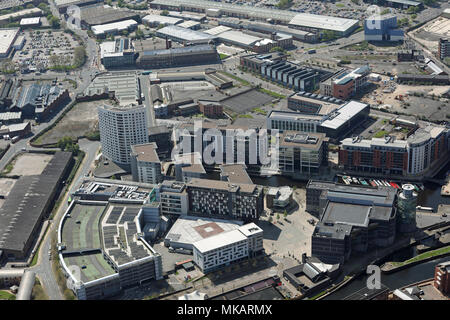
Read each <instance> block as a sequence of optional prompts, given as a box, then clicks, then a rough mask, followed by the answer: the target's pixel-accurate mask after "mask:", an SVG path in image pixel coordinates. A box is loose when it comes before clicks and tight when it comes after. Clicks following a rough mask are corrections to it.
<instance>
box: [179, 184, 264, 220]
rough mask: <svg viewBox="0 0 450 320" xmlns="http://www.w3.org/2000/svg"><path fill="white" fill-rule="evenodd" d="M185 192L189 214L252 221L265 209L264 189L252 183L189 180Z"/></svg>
mask: <svg viewBox="0 0 450 320" xmlns="http://www.w3.org/2000/svg"><path fill="white" fill-rule="evenodd" d="M187 191H188V194H189V214H190V215H196V216H208V217H213V218H222V219H236V220H243V221H252V220H257V219H258V218H259V216H260V215H261V213H262V211H263V209H264V207H263V197H264V194H263V188H262V187H261V186H257V185H254V184H243V183H230V182H227V181H217V180H208V179H191V180H190V181H189V182H188V183H187Z"/></svg>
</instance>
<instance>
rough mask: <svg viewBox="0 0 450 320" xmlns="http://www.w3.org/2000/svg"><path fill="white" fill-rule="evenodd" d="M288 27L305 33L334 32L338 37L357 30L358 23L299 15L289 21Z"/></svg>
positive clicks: (311, 15)
mask: <svg viewBox="0 0 450 320" xmlns="http://www.w3.org/2000/svg"><path fill="white" fill-rule="evenodd" d="M289 26H290V27H292V28H297V29H301V30H306V31H318V30H321V31H322V30H328V31H334V32H336V33H337V34H338V35H339V36H348V35H349V34H350V33H351V32H352V31H353V30H355V29H356V28H358V26H359V21H358V20H355V19H346V18H338V17H330V16H322V15H316V14H309V13H299V14H297V15H296V16H295V17H294V18H292V20H291V21H289Z"/></svg>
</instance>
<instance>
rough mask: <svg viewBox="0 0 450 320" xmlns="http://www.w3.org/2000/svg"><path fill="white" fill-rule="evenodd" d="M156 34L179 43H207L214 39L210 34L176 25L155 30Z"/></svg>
mask: <svg viewBox="0 0 450 320" xmlns="http://www.w3.org/2000/svg"><path fill="white" fill-rule="evenodd" d="M156 36H158V37H160V38H167V39H170V40H173V41H176V42H180V43H195V44H199V43H209V42H210V41H214V40H215V39H216V37H215V36H212V35H210V34H207V33H204V32H201V31H195V30H191V29H186V28H182V27H178V26H167V27H164V28H161V29H159V30H158V31H156Z"/></svg>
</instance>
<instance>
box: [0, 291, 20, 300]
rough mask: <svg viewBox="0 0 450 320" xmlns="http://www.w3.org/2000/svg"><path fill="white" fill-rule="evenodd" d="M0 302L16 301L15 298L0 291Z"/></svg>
mask: <svg viewBox="0 0 450 320" xmlns="http://www.w3.org/2000/svg"><path fill="white" fill-rule="evenodd" d="M0 300H16V296H15V295H13V294H11V293H9V292H7V291H0Z"/></svg>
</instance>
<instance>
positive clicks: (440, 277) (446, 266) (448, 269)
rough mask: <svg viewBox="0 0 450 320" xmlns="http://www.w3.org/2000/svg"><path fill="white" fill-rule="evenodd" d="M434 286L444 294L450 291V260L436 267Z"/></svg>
mask: <svg viewBox="0 0 450 320" xmlns="http://www.w3.org/2000/svg"><path fill="white" fill-rule="evenodd" d="M434 286H435V287H436V288H437V289H438V290H439V291H441V292H442V293H443V294H448V293H449V292H450V261H447V262H442V263H440V264H438V265H437V266H436V267H435V269H434Z"/></svg>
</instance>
